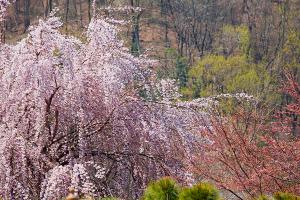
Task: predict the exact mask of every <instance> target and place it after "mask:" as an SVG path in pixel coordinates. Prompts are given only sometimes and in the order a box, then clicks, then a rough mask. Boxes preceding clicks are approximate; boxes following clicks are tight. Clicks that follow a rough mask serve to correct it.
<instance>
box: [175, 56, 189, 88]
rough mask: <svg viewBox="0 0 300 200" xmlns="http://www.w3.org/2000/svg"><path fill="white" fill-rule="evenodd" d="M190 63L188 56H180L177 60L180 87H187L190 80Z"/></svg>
mask: <svg viewBox="0 0 300 200" xmlns="http://www.w3.org/2000/svg"><path fill="white" fill-rule="evenodd" d="M187 74H188V64H187V60H186V58H183V57H178V58H177V61H176V78H177V80H178V82H179V87H180V88H183V87H186V85H187V81H188V77H187Z"/></svg>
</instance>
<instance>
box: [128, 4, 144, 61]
mask: <svg viewBox="0 0 300 200" xmlns="http://www.w3.org/2000/svg"><path fill="white" fill-rule="evenodd" d="M139 3H140V2H139V0H136V1H135V4H134V0H130V6H131V7H138V6H139ZM131 12H132V31H131V41H132V44H131V52H132V53H133V54H134V55H136V56H138V55H140V53H141V46H140V17H141V14H142V13H141V12H139V13H135V12H136V11H134V10H133V9H132V11H131Z"/></svg>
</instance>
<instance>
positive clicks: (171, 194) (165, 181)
mask: <svg viewBox="0 0 300 200" xmlns="http://www.w3.org/2000/svg"><path fill="white" fill-rule="evenodd" d="M178 195H179V187H178V186H177V183H176V181H174V180H173V179H171V178H168V177H166V178H162V179H160V180H158V181H156V182H152V183H150V185H149V186H148V187H147V188H146V191H145V194H144V197H143V200H177V199H178Z"/></svg>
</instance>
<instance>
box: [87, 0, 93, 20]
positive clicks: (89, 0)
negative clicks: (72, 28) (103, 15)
mask: <svg viewBox="0 0 300 200" xmlns="http://www.w3.org/2000/svg"><path fill="white" fill-rule="evenodd" d="M91 3H92V0H88V16H89V21H91V19H92V15H91Z"/></svg>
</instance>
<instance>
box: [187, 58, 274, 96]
mask: <svg viewBox="0 0 300 200" xmlns="http://www.w3.org/2000/svg"><path fill="white" fill-rule="evenodd" d="M188 76H189V83H188V87H187V88H185V89H184V90H182V91H184V92H183V95H185V96H187V95H189V98H195V97H200V96H210V95H217V94H221V93H240V92H246V93H249V94H252V95H255V96H260V94H262V93H263V92H264V91H265V89H268V88H269V85H270V82H271V81H272V78H271V76H270V75H269V73H268V72H267V71H266V70H265V68H264V66H263V65H258V64H253V63H251V62H249V61H248V60H247V58H246V56H230V57H228V58H225V57H224V56H219V55H208V56H206V57H204V58H203V59H201V60H200V61H199V62H198V63H197V65H195V66H194V67H192V68H191V70H190V71H189V74H188Z"/></svg>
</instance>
